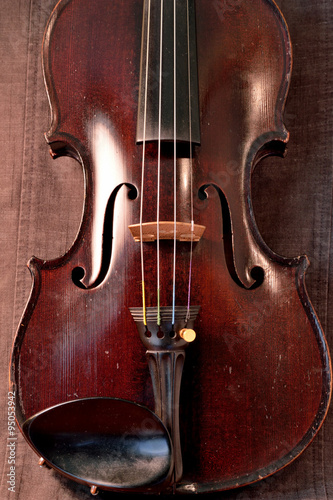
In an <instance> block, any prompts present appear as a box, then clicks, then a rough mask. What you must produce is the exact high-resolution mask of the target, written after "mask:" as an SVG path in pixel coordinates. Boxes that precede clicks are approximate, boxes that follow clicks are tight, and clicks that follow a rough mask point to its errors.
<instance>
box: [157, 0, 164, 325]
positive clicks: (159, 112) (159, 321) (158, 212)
mask: <svg viewBox="0 0 333 500" xmlns="http://www.w3.org/2000/svg"><path fill="white" fill-rule="evenodd" d="M162 49H163V0H161V17H160V69H159V88H158V159H157V215H156V221H157V325H158V326H160V325H161V305H160V191H161V124H162V55H163V50H162Z"/></svg>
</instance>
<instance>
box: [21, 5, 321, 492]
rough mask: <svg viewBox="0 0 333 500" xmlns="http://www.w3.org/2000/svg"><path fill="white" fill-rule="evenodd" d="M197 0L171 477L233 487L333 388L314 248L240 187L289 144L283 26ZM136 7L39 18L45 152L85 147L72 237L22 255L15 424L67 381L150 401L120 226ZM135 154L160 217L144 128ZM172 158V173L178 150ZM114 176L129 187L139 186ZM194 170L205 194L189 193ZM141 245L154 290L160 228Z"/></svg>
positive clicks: (286, 453) (164, 265) (68, 395)
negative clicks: (75, 275)
mask: <svg viewBox="0 0 333 500" xmlns="http://www.w3.org/2000/svg"><path fill="white" fill-rule="evenodd" d="M196 10H197V46H198V71H199V88H200V111H201V145H200V146H197V147H195V150H194V164H195V178H194V187H195V189H194V193H195V219H196V220H195V222H196V223H197V224H201V225H204V226H206V231H205V233H204V236H203V238H202V240H201V241H200V242H199V243H198V244H196V246H195V250H194V271H193V293H192V303H193V304H197V305H200V306H201V309H200V313H199V316H198V319H197V321H196V325H195V328H196V331H197V339H196V341H195V342H194V343H193V344H192V345H191V346H190V347H189V349H188V350H187V359H186V362H185V369H184V374H183V381H182V390H181V403H180V406H181V408H180V425H181V437H182V446H183V463H184V474H183V478H182V480H181V482H180V483H179V484H178V485H177V487H176V491H177V492H179V493H182V492H183V493H184V492H188V491H191V492H200V491H207V490H209V491H213V490H221V489H227V488H232V487H236V486H239V485H242V484H247V483H250V482H252V481H256V480H258V479H260V478H261V477H263V476H267V475H269V474H271V473H273V472H275V471H276V470H278V469H280V468H281V467H283V466H284V465H286V464H287V463H289V462H290V461H291V460H293V459H294V458H295V457H296V456H297V455H298V454H299V453H300V452H301V451H302V450H303V449H304V448H305V447H306V446H307V445H308V444H309V442H310V441H311V440H312V438H313V437H314V435H315V434H316V432H317V430H318V428H319V427H320V425H321V423H322V421H323V419H324V417H325V415H326V412H327V408H328V404H329V400H330V392H331V367H330V360H329V354H328V351H327V348H326V343H325V339H324V335H323V332H322V330H321V327H320V325H319V322H318V320H317V318H316V315H315V312H314V310H313V308H312V306H311V304H310V301H309V299H308V296H307V294H306V290H305V286H304V273H305V270H306V267H307V259H306V257H299V258H295V259H291V260H290V259H284V258H282V257H280V256H277V255H275V254H274V253H273V252H272V251H271V250H270V249H269V248H268V247H267V246H266V245H265V243H264V242H263V240H262V239H261V236H260V234H259V232H258V230H257V227H256V223H255V220H254V217H253V212H252V204H251V171H252V169H253V168H254V166H255V164H256V162H257V161H258V160H259V159H260V158H262V157H263V156H265V155H267V154H283V151H284V148H285V145H286V143H287V140H288V132H287V131H286V129H285V128H284V126H283V123H282V112H283V106H284V102H285V98H286V93H287V89H288V83H289V79H290V72H291V47H290V42H289V37H288V31H287V28H286V26H285V24H284V21H283V19H282V17H281V15H280V13H279V11H278V10H277V8H276V7H275V4H273V3H272V2H271V1H270V0H265V1H264V0H249V1H246V2H245V1H243V2H240V3H239V4H238V5H236V6H235V8H234V10H232V11H230V12H227V13H225V15H224V16H219V15H218V14H219V13H218V12H217V10H216V7H215V6H214V3H213V2H211V3H209V4H207V2H205V0H197V2H196ZM141 17H142V1H139V0H133V1H132V2H130V5H129V2H126V3H125V2H121V1H112V2H110V1H105V0H95V1H94V2H91V1H90V0H63V1H61V2H59V4H58V6H57V7H56V9H55V11H54V13H53V15H52V17H51V20H50V23H49V26H48V29H47V31H46V36H45V41H44V53H43V56H44V71H45V79H46V85H47V89H48V93H49V96H50V102H51V107H52V112H53V121H52V126H51V129H50V131H49V132H48V134H47V140H48V142H49V143H50V145H51V148H52V150H53V152H54V154H55V156H59V155H63V154H70V155H73V156H75V157H76V158H77V159H78V160H79V161H80V162H81V163H82V166H83V169H84V173H85V179H86V202H85V209H84V214H83V219H82V224H81V228H80V232H79V234H78V236H77V239H76V241H75V242H74V244H73V246H72V248H71V249H70V251H69V252H68V253H67V254H66V255H64V256H63V257H61V258H59V259H57V260H55V261H52V262H42V261H40V260H38V259H32V260H31V263H30V269H31V271H32V274H33V278H34V286H33V290H32V294H31V298H30V300H29V303H28V305H27V308H26V311H25V314H24V316H23V319H22V322H21V325H20V328H19V330H18V333H17V337H16V340H15V346H14V353H13V370H12V382H13V385H14V386H15V389H16V391H17V394H18V398H17V402H18V407H19V409H18V421H19V424H20V426H22V425H23V423H24V421H25V420H26V419H27V418H29V417H31V416H32V415H34V414H35V413H36V412H39V411H41V410H44V409H46V408H48V407H50V406H52V405H55V404H58V403H61V402H65V401H69V400H72V399H76V398H85V397H96V396H103V397H117V398H124V399H128V400H131V401H135V402H137V403H140V404H143V405H145V406H148V407H149V408H150V409H152V410H153V409H154V400H153V391H152V384H151V379H150V375H149V370H148V366H147V363H146V359H145V349H144V347H143V345H142V343H141V341H140V339H139V336H138V332H137V329H136V326H135V323H134V321H133V319H132V317H131V315H130V312H129V307H138V306H140V305H141V274H140V252H139V246H138V244H137V243H135V242H134V240H133V238H132V236H131V233H130V231H129V230H128V225H130V224H136V223H138V222H139V204H140V196H141V193H139V188H140V179H141V156H142V149H141V148H142V146H141V145H136V144H135V134H136V109H137V108H136V106H137V96H138V84H139V81H138V78H139V64H140V43H141ZM146 165H147V172H148V178H147V181H146V188H147V191H146V193H145V194H144V195H145V214H144V219H145V221H154V220H156V215H155V206H156V190H155V186H156V145H155V144H150V145H149V147H148V148H147V164H146ZM162 165H163V167H162V186H163V187H164V188H165V190H164V191H163V195H162V204H161V220H170V219H171V218H172V216H170V214H171V213H172V203H173V200H172V186H171V184H170V178H171V175H172V174H171V173H172V169H173V160H172V158H170V157H169V156H168V155H166V154H165V155H164V156H163V158H162ZM184 165H185V167H184ZM178 167H179V168H178V171H179V182H178V185H179V186H181V179H182V171H183V170H182V169H184V168H185V170H186V168H187V167H186V159H185V160H184V159H183V158H179V159H178ZM124 184H127V185H133V186H135V187H136V189H137V190H138V196H137V198H136V199H135V200H132V199H130V198H129V196H128V192H129V188H128V187H127V186H125V185H124ZM120 186H122V187H120ZM202 187H206V191H207V193H208V198H207V199H206V200H202V199H200V197H199V196H198V192H199V189H200V188H202ZM118 188H119V189H118ZM112 194H114V197H113V198H112V200H111V204H109V207H110V206H111V208H112V207H113V206H114V211H113V217H112V221H111V220H110V221H109V226H112V235H113V240H112V258H111V264H110V266H109V268H108V269H107V270H106V273H104V269H101V248H102V243H103V242H102V233H103V223H104V217H105V213H108V212H110V210H108V209H107V206H108V203H109V198H110V196H111V195H112ZM179 202H180V217H182V218H186V217H188V212H187V200H186V197H185V198H184V197H182V193H181V188H180V187H179ZM229 213H230V220H231V229H230V228H229V227H228V218H229ZM185 221H186V222H187V221H188V218H187V219H186V220H185ZM231 243H232V244H231ZM161 249H162V255H161V257H162V260H161V276H162V283H163V288H162V290H161V301H162V305H170V302H171V281H172V280H171V278H172V276H171V272H170V269H171V265H172V243H170V242H169V241H164V242H161ZM145 262H146V272H147V278H146V281H147V301H148V305H152V306H154V305H156V291H155V289H156V272H155V269H156V250H155V245H150V244H146V245H145ZM188 264H189V246H188V243H179V244H178V257H177V304H179V305H184V304H186V297H187V279H188ZM77 266H79V267H82V268H84V269H85V276H84V279H83V280H82V281H83V283H84V285H85V286H87V287H88V288H87V289H84V288H79V287H77V286H76V285H75V284H74V283H73V280H72V271H73V269H74V268H76V267H77ZM256 267H260V268H262V269H263V270H264V273H265V276H264V280H263V283H262V284H261V285H260V286H258V287H256V286H253V285H255V281H254V278H253V276H252V275H251V271H252V270H253V269H254V268H256ZM104 274H105V276H104ZM89 287H90V288H89Z"/></svg>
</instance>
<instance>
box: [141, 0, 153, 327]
mask: <svg viewBox="0 0 333 500" xmlns="http://www.w3.org/2000/svg"><path fill="white" fill-rule="evenodd" d="M150 1H151V0H148V18H147V42H146V74H145V98H144V113H143V138H142V169H141V200H140V254H141V280H142V309H143V323H144V325H145V326H146V327H147V312H146V292H145V267H144V254H143V227H142V219H143V191H144V180H145V157H146V125H147V92H148V65H149V39H150Z"/></svg>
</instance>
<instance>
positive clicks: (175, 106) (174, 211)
mask: <svg viewBox="0 0 333 500" xmlns="http://www.w3.org/2000/svg"><path fill="white" fill-rule="evenodd" d="M176 22H177V19H176V0H174V1H173V132H174V136H173V203H174V206H173V217H174V233H173V276H172V327H174V324H175V310H176V250H177V243H176V242H177V141H176V133H177V95H176V91H177V74H176V65H177V55H176Z"/></svg>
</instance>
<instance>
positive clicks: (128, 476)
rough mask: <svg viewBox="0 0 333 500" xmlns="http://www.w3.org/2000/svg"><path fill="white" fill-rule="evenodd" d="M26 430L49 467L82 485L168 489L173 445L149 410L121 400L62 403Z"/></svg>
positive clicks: (37, 417)
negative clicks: (166, 484) (160, 487)
mask: <svg viewBox="0 0 333 500" xmlns="http://www.w3.org/2000/svg"><path fill="white" fill-rule="evenodd" d="M23 431H24V433H25V435H26V437H27V439H28V441H29V442H30V444H32V446H33V448H35V450H36V452H37V453H38V454H39V455H40V456H41V457H43V458H44V459H45V461H46V463H47V464H48V465H49V466H51V467H53V468H54V469H56V470H57V471H58V472H60V473H62V474H64V475H65V476H67V477H69V478H71V479H74V480H76V481H77V482H80V483H84V484H88V485H89V486H93V485H94V486H97V487H99V488H102V489H108V490H127V491H129V490H131V491H140V489H141V488H144V487H145V488H147V486H149V487H158V486H159V485H162V484H163V485H165V483H166V482H167V481H168V480H169V479H170V476H171V473H172V469H173V454H172V443H171V439H170V436H169V433H168V431H167V429H166V428H165V426H164V424H163V423H162V422H161V420H160V419H159V418H158V417H157V415H155V414H154V413H153V412H151V411H150V410H148V409H147V408H145V407H143V406H141V405H138V404H136V403H132V402H130V401H125V400H122V399H115V398H87V399H78V400H74V401H69V402H66V403H62V404H59V405H56V406H53V407H51V408H48V409H46V410H44V411H42V412H40V413H37V414H36V415H34V416H33V417H31V418H29V419H28V420H27V421H26V422H25V423H24V426H23Z"/></svg>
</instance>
